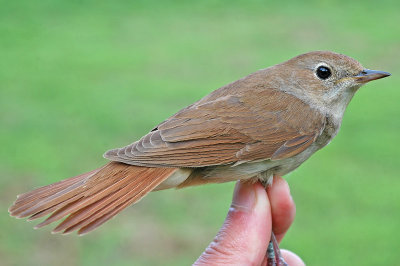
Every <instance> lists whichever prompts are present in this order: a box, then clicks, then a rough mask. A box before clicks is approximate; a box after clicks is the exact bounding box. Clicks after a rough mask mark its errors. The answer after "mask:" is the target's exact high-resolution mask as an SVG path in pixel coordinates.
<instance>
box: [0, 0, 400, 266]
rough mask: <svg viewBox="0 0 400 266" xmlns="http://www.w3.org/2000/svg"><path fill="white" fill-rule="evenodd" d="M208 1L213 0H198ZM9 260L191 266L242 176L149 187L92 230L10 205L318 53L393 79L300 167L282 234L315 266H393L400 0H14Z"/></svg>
mask: <svg viewBox="0 0 400 266" xmlns="http://www.w3.org/2000/svg"><path fill="white" fill-rule="evenodd" d="M200 2H201V3H200ZM0 6H1V8H0V145H1V146H0V172H1V178H0V228H1V230H0V260H1V261H0V264H1V265H188V264H190V263H192V262H193V261H194V260H195V259H196V258H197V257H198V256H199V255H200V253H201V252H202V251H203V250H204V248H205V247H206V246H207V244H208V243H209V242H210V241H211V240H212V238H213V237H214V236H215V234H216V232H217V231H218V229H219V227H220V225H221V224H222V222H223V220H224V218H225V215H226V213H227V211H228V208H229V205H230V200H231V195H232V189H233V185H234V184H222V185H208V186H203V187H195V188H188V189H184V190H179V191H173V190H172V191H162V192H157V193H154V194H151V195H150V196H149V197H147V198H146V199H144V200H142V201H141V202H140V203H139V204H137V205H136V206H135V207H131V208H128V209H127V210H125V211H124V212H123V213H121V214H120V215H118V216H117V217H116V218H115V219H113V220H111V221H110V222H108V223H106V224H105V225H104V226H102V228H101V229H99V230H96V231H94V232H93V233H91V234H89V235H86V236H84V237H78V236H76V235H74V234H73V235H68V236H60V235H51V234H50V233H49V232H50V228H46V229H41V230H39V231H35V230H33V229H32V227H33V225H34V224H36V223H26V222H25V221H22V220H20V221H17V220H15V219H14V218H11V217H9V216H8V213H7V208H8V206H9V205H10V204H11V203H12V202H13V201H14V199H15V196H16V195H17V194H19V193H21V192H24V191H27V190H30V189H31V188H33V187H37V186H41V185H46V184H49V183H52V182H55V181H58V180H60V179H63V178H66V177H69V176H73V175H77V174H79V173H81V172H85V171H88V170H91V169H94V168H97V167H98V166H100V165H102V164H104V163H105V160H104V159H102V156H101V155H102V154H103V152H104V151H105V150H108V149H110V148H115V147H120V146H123V145H125V144H129V143H130V142H132V141H134V140H136V139H138V138H139V137H141V136H142V135H143V134H145V133H147V132H148V131H149V130H150V129H151V128H152V127H153V126H154V125H156V124H158V123H159V122H161V121H162V120H164V119H165V118H167V117H168V116H170V115H172V114H173V113H174V112H176V111H178V110H179V109H181V108H183V107H185V106H186V105H188V104H190V103H192V102H194V101H195V100H198V99H199V98H201V97H203V96H204V95H206V94H207V93H209V92H211V91H212V90H214V89H216V88H218V87H220V86H222V85H225V84H226V83H229V82H231V81H234V80H236V79H239V78H241V77H243V76H245V75H247V74H249V73H251V72H254V71H256V70H258V69H261V68H265V67H268V66H270V65H274V64H276V63H280V62H282V61H284V60H287V59H289V58H291V57H293V56H296V55H298V54H300V53H304V52H308V51H311V50H333V51H336V52H340V53H344V54H347V55H350V56H352V57H354V58H356V59H357V60H359V61H360V62H361V63H362V64H363V65H364V66H365V67H367V68H370V69H378V70H385V71H388V72H391V73H392V74H393V76H392V77H390V78H387V79H384V80H379V81H376V82H372V83H371V84H368V85H366V86H365V87H363V88H362V89H361V90H360V91H359V92H358V93H357V95H356V96H355V98H354V99H353V101H352V102H351V104H350V106H349V108H348V111H347V112H346V114H345V118H344V121H343V125H342V129H341V132H340V133H339V135H338V136H337V138H336V139H335V140H334V141H333V143H331V144H330V145H329V146H327V147H326V148H325V149H323V150H322V151H320V152H318V153H317V154H316V155H314V156H313V157H312V158H311V159H310V160H308V161H307V162H306V163H305V164H304V165H303V166H301V167H300V168H299V169H298V170H296V171H295V172H293V173H291V174H290V175H288V176H287V180H288V181H289V184H290V186H291V191H292V194H293V197H294V199H295V201H296V203H297V217H296V220H295V222H294V224H293V226H292V228H291V229H290V231H289V232H288V234H287V237H286V238H285V239H284V241H283V242H282V247H283V248H287V249H290V250H293V251H294V252H296V253H297V254H299V255H300V256H301V257H302V258H303V259H304V260H305V262H306V263H308V264H309V265H395V264H398V263H399V259H400V255H399V250H400V241H399V236H400V235H399V233H398V230H399V221H400V212H399V209H400V199H399V188H400V178H399V170H400V166H399V165H400V160H399V152H398V149H399V140H400V135H399V132H400V122H399V117H400V105H399V97H400V78H399V72H400V60H399V54H400V27H399V25H400V16H399V14H400V6H399V2H398V1H368V0H364V1H335V2H333V1H332V2H331V1H309V2H306V1H277V2H276V3H273V2H272V3H265V1H232V0H231V1H197V2H195V1H193V2H189V1H187V2H186V1H108V2H101V1H46V0H42V1H3V0H1V1H0Z"/></svg>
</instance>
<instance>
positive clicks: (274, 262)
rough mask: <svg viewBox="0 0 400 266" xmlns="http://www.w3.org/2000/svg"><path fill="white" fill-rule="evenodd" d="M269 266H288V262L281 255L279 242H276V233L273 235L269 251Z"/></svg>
mask: <svg viewBox="0 0 400 266" xmlns="http://www.w3.org/2000/svg"><path fill="white" fill-rule="evenodd" d="M266 256H267V266H288V264H287V263H286V261H285V260H284V259H283V257H282V255H281V251H280V249H279V245H278V241H277V240H276V237H275V234H274V232H272V233H271V240H270V241H269V244H268V249H267V254H266Z"/></svg>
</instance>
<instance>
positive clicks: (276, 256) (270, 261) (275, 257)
mask: <svg viewBox="0 0 400 266" xmlns="http://www.w3.org/2000/svg"><path fill="white" fill-rule="evenodd" d="M272 181H273V175H271V176H269V177H268V178H267V179H261V180H260V182H261V184H263V186H264V187H265V189H267V187H268V186H272ZM266 257H267V266H288V264H287V263H286V262H285V260H284V259H283V257H282V255H281V251H280V249H279V244H278V241H277V240H276V237H275V234H274V232H273V231H272V232H271V240H270V241H269V244H268V249H267V253H266Z"/></svg>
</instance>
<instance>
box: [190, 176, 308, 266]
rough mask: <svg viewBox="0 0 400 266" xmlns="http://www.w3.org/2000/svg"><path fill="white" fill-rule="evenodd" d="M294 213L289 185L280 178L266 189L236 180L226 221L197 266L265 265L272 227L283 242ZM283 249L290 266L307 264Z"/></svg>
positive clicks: (199, 259)
mask: <svg viewBox="0 0 400 266" xmlns="http://www.w3.org/2000/svg"><path fill="white" fill-rule="evenodd" d="M295 213H296V207H295V204H294V201H293V199H292V197H291V195H290V190H289V186H288V184H287V182H286V181H285V180H284V179H282V178H281V177H275V178H274V182H273V184H272V186H270V187H268V189H267V190H265V188H264V187H263V186H262V185H261V184H260V183H255V184H252V183H249V182H240V181H239V182H237V184H236V187H235V191H234V194H233V200H232V205H231V208H230V209H229V212H228V215H227V217H226V219H225V222H224V224H223V225H222V227H221V229H220V231H219V232H218V234H217V236H216V237H215V238H214V240H213V241H212V242H211V243H210V245H209V246H208V247H207V248H206V250H205V251H204V252H203V254H202V255H201V256H200V257H199V258H198V260H197V261H196V262H195V263H194V265H266V259H265V253H266V250H267V246H268V243H269V240H270V238H271V230H272V228H274V233H275V236H276V238H277V240H278V242H280V241H281V240H282V239H283V237H284V236H285V233H286V232H287V230H288V229H289V227H290V225H291V224H292V222H293V220H294V217H295ZM281 252H282V256H283V258H284V259H285V261H286V262H287V263H288V264H289V265H290V266H300V265H305V264H304V262H303V261H302V260H301V259H300V258H299V257H298V256H297V255H296V254H294V253H293V252H291V251H288V250H281Z"/></svg>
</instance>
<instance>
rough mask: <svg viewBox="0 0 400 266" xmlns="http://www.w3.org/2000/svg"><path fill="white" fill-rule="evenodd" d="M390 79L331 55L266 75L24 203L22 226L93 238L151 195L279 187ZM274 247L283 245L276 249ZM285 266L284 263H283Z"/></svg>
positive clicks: (15, 211)
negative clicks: (361, 92) (235, 184)
mask: <svg viewBox="0 0 400 266" xmlns="http://www.w3.org/2000/svg"><path fill="white" fill-rule="evenodd" d="M387 76H390V74H389V73H387V72H383V71H375V70H369V69H365V68H364V67H363V66H362V65H361V64H360V63H359V62H357V61H356V60H354V59H352V58H350V57H348V56H345V55H342V54H337V53H333V52H329V51H315V52H309V53H305V54H302V55H299V56H297V57H294V58H292V59H290V60H288V61H286V62H284V63H281V64H278V65H274V66H271V67H269V68H266V69H261V70H259V71H256V72H254V73H252V74H250V75H248V76H246V77H244V78H242V79H239V80H237V81H235V82H233V83H230V84H228V85H226V86H223V87H221V88H219V89H217V90H215V91H213V92H211V93H210V94H209V95H207V96H205V97H204V98H202V99H200V100H199V101H197V102H195V103H193V104H191V105H189V106H187V107H186V108H183V109H182V110H180V111H179V112H177V113H176V114H174V115H173V116H171V117H170V118H168V119H166V120H165V121H164V122H162V123H160V124H159V125H158V126H156V127H154V128H153V129H152V130H151V131H150V132H149V133H148V134H147V135H145V136H143V137H142V138H141V139H140V140H138V141H135V142H133V143H132V144H130V145H127V146H125V147H122V148H118V149H112V150H109V151H107V152H106V153H105V154H104V157H105V158H106V159H108V160H110V162H108V163H107V164H105V165H104V166H102V167H100V168H98V169H95V170H93V171H90V172H88V173H85V174H81V175H78V176H76V177H72V178H69V179H65V180H63V181H60V182H58V183H54V184H51V185H48V186H45V187H41V188H38V189H35V190H33V191H31V192H28V193H25V194H22V195H19V196H18V198H17V200H16V201H15V203H14V204H13V205H12V206H11V207H10V209H9V212H10V214H11V215H12V216H15V217H18V218H23V217H29V218H28V219H29V220H33V219H37V218H39V217H43V216H46V215H48V214H51V215H50V216H49V217H48V218H47V219H46V220H44V221H43V222H41V223H40V224H38V225H37V226H36V228H39V227H42V226H45V225H47V224H50V223H52V222H54V221H57V220H60V219H62V218H64V217H66V218H65V219H64V220H63V221H62V222H61V223H60V224H58V226H57V227H55V229H54V230H53V232H63V233H69V232H72V231H74V230H77V231H78V234H85V233H88V232H90V231H92V230H93V229H95V228H97V227H98V226H100V225H101V224H103V223H104V222H106V221H107V220H109V219H110V218H112V217H113V216H115V215H116V214H117V213H119V212H120V211H122V210H123V209H124V208H126V207H127V206H129V205H131V204H134V203H136V202H138V201H139V200H140V199H142V198H143V197H144V196H145V195H147V194H148V193H149V192H151V191H157V190H163V189H169V188H183V187H187V186H194V185H202V184H207V183H222V182H229V181H236V180H247V181H250V182H257V181H261V182H262V183H264V184H269V183H271V182H272V180H273V176H274V175H280V176H282V175H285V174H287V173H289V172H291V171H293V170H294V169H296V168H297V167H298V166H300V165H301V164H302V163H303V162H304V161H305V160H307V159H308V158H309V157H310V156H311V155H312V154H314V153H315V152H316V151H317V150H319V149H321V148H322V147H324V146H326V145H327V144H328V143H329V142H330V141H331V140H332V139H333V138H334V137H335V136H336V134H337V133H338V131H339V128H340V125H341V122H342V118H343V114H344V112H345V109H346V107H347V105H348V104H349V102H350V100H351V99H352V97H353V95H354V94H355V93H356V91H357V90H358V89H359V88H360V87H361V86H362V85H364V84H365V83H367V82H369V81H372V80H376V79H380V78H384V77H387ZM272 242H273V241H272ZM278 263H279V262H278Z"/></svg>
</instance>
